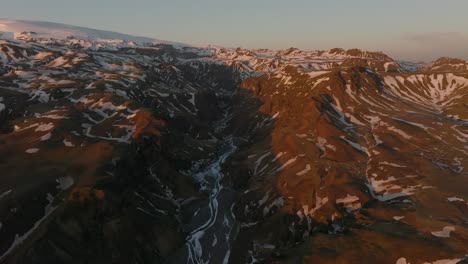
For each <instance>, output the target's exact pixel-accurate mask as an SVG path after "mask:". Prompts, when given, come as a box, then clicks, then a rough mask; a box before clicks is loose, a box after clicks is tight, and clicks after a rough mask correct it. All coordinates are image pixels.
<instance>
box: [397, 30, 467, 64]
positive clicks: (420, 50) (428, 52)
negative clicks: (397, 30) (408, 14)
mask: <svg viewBox="0 0 468 264" xmlns="http://www.w3.org/2000/svg"><path fill="white" fill-rule="evenodd" d="M398 44H399V46H397V47H395V48H394V53H395V54H397V56H398V57H402V58H408V59H413V60H414V59H416V60H426V61H428V60H434V59H436V58H439V57H456V58H461V59H468V34H467V33H462V32H431V33H413V34H409V33H406V34H403V35H402V36H401V41H399V43H398Z"/></svg>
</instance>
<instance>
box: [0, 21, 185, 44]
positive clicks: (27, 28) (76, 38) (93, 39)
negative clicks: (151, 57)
mask: <svg viewBox="0 0 468 264" xmlns="http://www.w3.org/2000/svg"><path fill="white" fill-rule="evenodd" d="M0 38H3V39H20V40H26V41H28V40H34V41H35V42H41V41H45V42H50V41H54V40H55V41H59V42H60V43H65V44H69V45H81V46H83V47H86V48H99V47H101V48H103V47H105V48H112V47H113V48H123V47H128V46H130V47H131V46H145V45H154V44H172V45H182V44H180V43H175V42H169V41H163V40H158V39H153V38H147V37H137V36H131V35H126V34H121V33H117V32H112V31H105V30H97V29H91V28H85V27H77V26H70V25H65V24H60V23H52V22H43V21H26V20H12V19H0Z"/></svg>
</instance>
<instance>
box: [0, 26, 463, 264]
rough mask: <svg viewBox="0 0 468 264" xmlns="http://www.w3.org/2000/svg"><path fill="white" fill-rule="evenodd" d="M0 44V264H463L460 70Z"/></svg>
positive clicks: (2, 39) (58, 39)
mask: <svg viewBox="0 0 468 264" xmlns="http://www.w3.org/2000/svg"><path fill="white" fill-rule="evenodd" d="M0 34H1V35H0V157H1V162H0V171H2V173H1V176H0V177H1V180H0V263H298V262H299V263H392V264H394V263H397V264H404V263H413V264H414V263H438V264H441V263H465V262H467V261H468V258H467V254H468V192H467V191H466V187H467V186H468V171H467V169H466V168H467V167H468V160H467V158H468V144H467V140H468V93H467V91H468V66H467V65H468V63H467V62H466V61H463V60H459V59H451V58H441V59H439V60H437V61H435V62H433V63H431V64H428V65H425V64H424V65H423V64H420V63H418V64H412V63H402V62H397V61H395V60H393V59H392V58H390V57H389V56H387V55H385V54H383V53H381V52H367V51H361V50H358V49H352V50H343V49H331V50H327V51H303V50H299V49H295V48H290V49H286V50H279V51H272V50H267V49H257V50H249V49H243V48H237V49H234V48H221V47H212V46H209V47H192V46H189V45H184V44H179V43H173V42H166V41H159V40H153V39H148V38H141V37H132V36H128V35H123V34H118V33H113V32H102V31H96V30H91V29H84V28H77V27H71V26H65V25H60V24H53V23H44V22H40V23H39V22H25V21H12V20H0Z"/></svg>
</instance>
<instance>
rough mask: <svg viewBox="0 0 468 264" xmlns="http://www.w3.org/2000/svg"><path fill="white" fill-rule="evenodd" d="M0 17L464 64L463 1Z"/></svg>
mask: <svg viewBox="0 0 468 264" xmlns="http://www.w3.org/2000/svg"><path fill="white" fill-rule="evenodd" d="M0 6H1V8H0V18H10V19H25V20H42V21H50V22H59V23H65V24H72V25H76V26H84V27H90V28H96V29H104V30H112V31H117V32H121V33H126V34H131V35H140V36H147V37H153V38H158V39H163V40H169V41H176V42H182V43H187V44H193V45H208V44H212V45H220V46H227V47H245V48H270V49H283V48H289V47H297V48H301V49H308V50H313V49H330V48H334V47H341V48H361V49H365V50H372V51H384V52H385V53H387V54H389V55H390V56H392V57H394V58H396V59H406V60H425V61H429V60H432V59H435V58H437V57H441V56H452V57H459V58H464V59H468V0H445V1H441V0H352V1H350V0H341V1H338V0H231V1H226V0H75V1H70V0H14V1H13V0H0Z"/></svg>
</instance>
